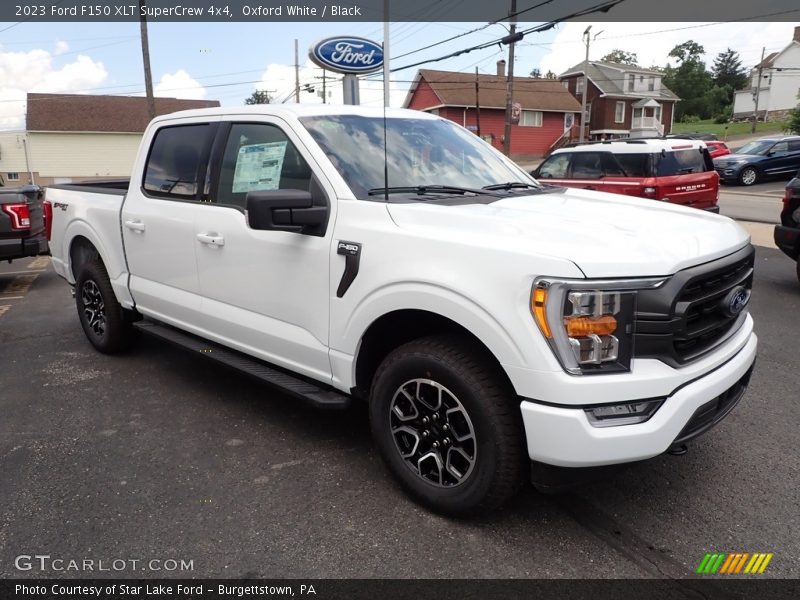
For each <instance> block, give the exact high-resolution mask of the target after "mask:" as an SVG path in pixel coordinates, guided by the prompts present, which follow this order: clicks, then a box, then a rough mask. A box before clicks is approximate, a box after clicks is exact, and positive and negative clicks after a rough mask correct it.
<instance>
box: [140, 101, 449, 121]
mask: <svg viewBox="0 0 800 600" xmlns="http://www.w3.org/2000/svg"><path fill="white" fill-rule="evenodd" d="M213 115H269V116H283V117H294V118H300V117H318V116H328V115H357V116H364V117H383V115H384V110H383V107H374V106H360V105H358V106H352V105H345V104H252V105H245V106H222V107H215V108H198V109H193V110H182V111H178V112H174V113H170V114H167V115H162V116H160V117H156V118H155V119H154V122H160V121H169V120H172V119H176V118H191V117H208V116H213ZM386 117H387V118H390V119H392V118H406V119H408V118H415V119H430V120H435V119H438V118H439V117H437V116H435V115H432V114H430V113H426V112H422V111H419V110H410V109H406V108H387V109H386Z"/></svg>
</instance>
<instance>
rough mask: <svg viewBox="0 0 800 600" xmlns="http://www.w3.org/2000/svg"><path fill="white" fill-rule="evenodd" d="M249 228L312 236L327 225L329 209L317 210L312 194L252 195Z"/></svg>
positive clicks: (247, 200) (248, 200) (248, 205)
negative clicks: (317, 229)
mask: <svg viewBox="0 0 800 600" xmlns="http://www.w3.org/2000/svg"><path fill="white" fill-rule="evenodd" d="M245 210H246V214H247V224H248V225H249V226H250V228H251V229H257V230H272V231H291V232H294V233H310V232H313V231H314V230H315V229H316V228H318V227H320V226H322V225H324V224H325V222H326V221H327V218H328V207H327V206H314V200H313V198H312V196H311V192H307V191H304V190H275V191H258V192H248V194H247V196H246V198H245Z"/></svg>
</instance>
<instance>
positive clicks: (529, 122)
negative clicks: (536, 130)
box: [519, 110, 542, 127]
mask: <svg viewBox="0 0 800 600" xmlns="http://www.w3.org/2000/svg"><path fill="white" fill-rule="evenodd" d="M519 124H520V125H522V126H523V127H541V126H542V111H540V110H523V111H522V117H521V118H520V120H519Z"/></svg>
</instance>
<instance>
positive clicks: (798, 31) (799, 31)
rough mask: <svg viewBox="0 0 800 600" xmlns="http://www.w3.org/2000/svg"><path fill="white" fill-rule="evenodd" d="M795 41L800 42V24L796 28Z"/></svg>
mask: <svg viewBox="0 0 800 600" xmlns="http://www.w3.org/2000/svg"><path fill="white" fill-rule="evenodd" d="M793 39H794V41H795V42H798V43H800V25H798V26H797V27H795V28H794V38H793Z"/></svg>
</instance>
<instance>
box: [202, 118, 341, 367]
mask: <svg viewBox="0 0 800 600" xmlns="http://www.w3.org/2000/svg"><path fill="white" fill-rule="evenodd" d="M267 121H268V118H266V117H263V116H262V117H259V118H258V122H255V121H249V122H248V121H246V120H243V121H242V122H234V123H231V124H226V125H225V128H226V129H227V134H226V137H225V139H224V143H223V144H220V145H219V147H220V149H221V150H222V155H221V160H219V161H218V162H219V164H218V166H217V167H216V173H215V175H214V178H213V179H214V183H213V184H212V190H211V193H210V195H209V203H208V204H207V205H205V206H203V207H202V208H203V209H204V210H202V211H200V212H198V214H197V216H196V219H195V223H194V227H195V230H194V233H195V237H196V241H195V248H196V252H197V267H198V274H199V285H200V293H201V296H202V311H203V322H204V327H205V328H206V329H207V331H208V332H209V336H210V337H212V338H213V339H217V340H218V341H220V342H222V343H225V344H226V345H229V346H232V347H235V348H237V349H239V350H241V351H243V352H246V353H248V354H252V355H255V356H258V357H259V358H262V359H263V360H266V361H268V362H271V363H275V364H277V365H280V366H283V367H286V368H289V369H292V370H294V371H297V372H300V373H302V374H305V375H307V376H309V377H313V378H315V379H318V380H321V381H328V382H329V381H330V379H331V368H330V362H329V358H328V324H329V296H330V291H329V290H330V281H329V277H330V273H329V271H330V266H329V252H330V248H331V236H332V232H331V231H332V229H333V226H332V224H333V215H332V214H331V215H330V216H329V220H328V223H329V225H328V227H327V231H326V232H325V235H324V236H315V235H306V234H302V233H293V232H287V231H257V230H254V229H251V228H250V227H249V226H248V224H247V218H246V216H245V211H244V209H245V198H246V196H247V193H248V192H251V191H258V190H279V189H299V190H310V191H312V193H314V194H318V195H319V194H321V195H323V196H324V198H325V201H327V204H328V206H329V210H333V208H334V206H335V205H334V203H332V202H331V201H330V199H332V198H333V194H332V190H331V189H329V190H328V191H327V192H326V191H325V190H324V189H323V186H327V185H328V184H327V183H326V182H325V181H324V180H323V178H320V177H318V178H317V179H316V182H312V181H313V179H314V177H315V175H314V174H313V173H312V169H311V167H310V166H309V161H308V160H307V159H306V158H305V156H307V153H306V152H305V150H304V148H303V145H302V143H301V142H300V141H299V140H298V139H297V138H296V137H295V135H294V133H293V132H291V130H290V129H288V128H286V127H283V126H282V123H281V122H280V121H279V120H277V119H276V120H275V121H273V122H267ZM317 170H319V169H317ZM318 184H319V185H318Z"/></svg>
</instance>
